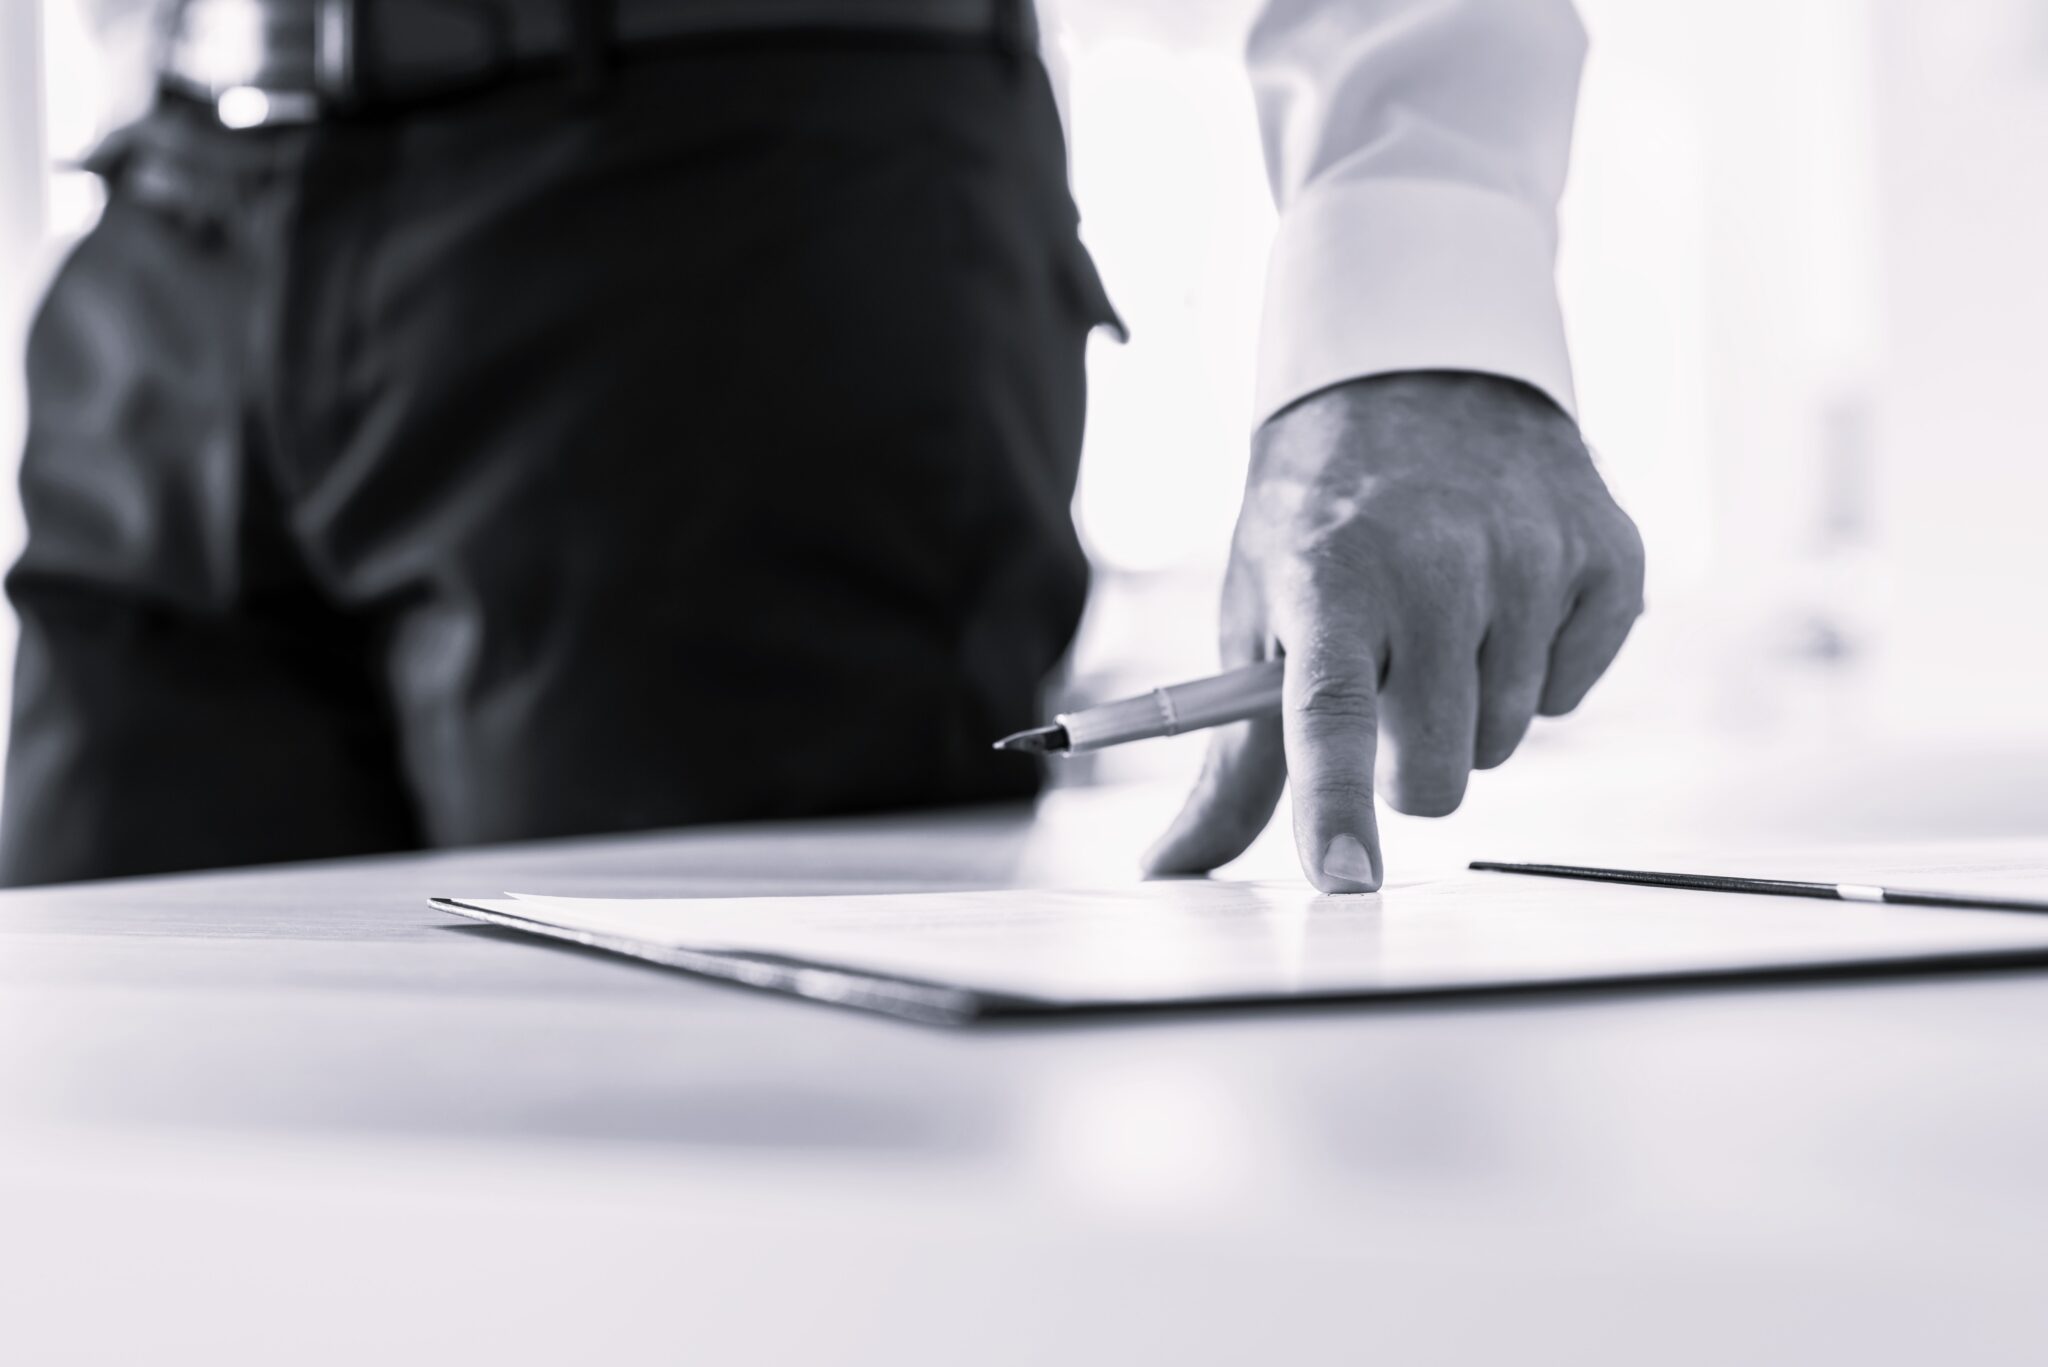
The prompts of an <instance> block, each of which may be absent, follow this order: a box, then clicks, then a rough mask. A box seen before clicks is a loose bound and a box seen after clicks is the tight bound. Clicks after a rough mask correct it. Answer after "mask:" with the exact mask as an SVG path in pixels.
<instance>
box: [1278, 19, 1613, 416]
mask: <svg viewBox="0 0 2048 1367" xmlns="http://www.w3.org/2000/svg"><path fill="white" fill-rule="evenodd" d="M1585 52H1586V37H1585V30H1584V29H1583V27H1581V25H1580V23H1579V18H1578V15H1577V13H1576V12H1575V11H1574V10H1573V8H1572V4H1571V0H1266V2H1265V3H1264V4H1263V5H1262V6H1261V8H1260V11H1259V14H1258V17H1257V20H1256V22H1255V23H1254V24H1253V26H1252V30H1251V36H1250V40H1249V43H1248V45H1247V63H1248V66H1249V68H1250V73H1251V78H1252V87H1253V91H1254V94H1255V96H1256V99H1257V104H1258V111H1259V124H1260V131H1261V133H1262V135H1263V138H1264V142H1265V152H1266V168H1267V173H1268V176H1269V177H1270V179H1271V181H1272V186H1273V196H1274V199H1275V201H1276V202H1277V203H1278V205H1279V209H1280V224H1279V230H1278V234H1277V236H1276V238H1275V240H1274V244H1273V253H1272V259H1271V262H1270V264H1269V267H1268V273H1267V283H1266V301H1265V316H1264V321H1263V323H1262V325H1261V335H1260V343H1259V369H1258V385H1257V399H1256V403H1257V412H1256V420H1257V421H1260V422H1263V421H1265V419H1267V418H1268V417H1271V416H1272V415H1273V414H1274V413H1276V412H1278V411H1279V410H1280V409H1282V408H1284V407H1286V406H1287V405H1288V404H1290V403H1292V402H1294V401H1295V400H1296V399H1299V398H1302V397H1303V396H1305V395H1307V394H1311V393H1313V392H1315V391H1316V390H1318V389H1323V388H1326V387H1327V386H1329V385H1332V384H1336V383H1339V382H1341V381H1344V380H1349V379H1356V378H1359V377H1361V376H1366V375H1375V374H1385V373H1387V372H1390V371H1397V370H1473V371H1483V372H1487V373H1490V374H1496V375H1505V376H1508V377H1510V378H1513V379H1517V380H1521V381H1524V382H1526V383H1528V384H1531V385H1534V386H1535V387H1536V388H1538V389H1540V390H1542V391H1543V392H1544V393H1546V394H1548V395H1549V396H1550V397H1551V398H1552V399H1554V400H1556V402H1557V403H1558V404H1559V406H1561V407H1562V408H1563V409H1564V410H1565V411H1566V412H1567V413H1574V414H1575V413H1576V408H1575V402H1574V397H1573V394H1572V376H1571V363H1570V360H1569V358H1568V357H1567V355H1566V352H1565V342H1564V327H1563V321H1562V319H1561V317H1560V316H1559V312H1558V303H1557V289H1556V284H1555V263H1556V256H1557V200H1558V196H1559V194H1560V192H1561V191H1562V190H1563V188H1564V177H1565V167H1566V164H1567V161H1568V159H1569V156H1570V151H1571V134H1572V115H1573V112H1574V108H1575V106H1576V104H1577V102H1578V87H1579V72H1580V69H1581V67H1582V66H1583V65H1584V60H1585Z"/></svg>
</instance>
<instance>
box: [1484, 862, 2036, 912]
mask: <svg viewBox="0 0 2048 1367" xmlns="http://www.w3.org/2000/svg"><path fill="white" fill-rule="evenodd" d="M1471 867H1472V868H1474V869H1477V870H1479V871H1480V872H1482V873H1526V874H1530V875H1533V876H1534V877H1537V878H1580V879H1584V880H1585V881H1587V882H1589V883H1633V884H1635V885H1637V886H1639V887H1651V888H1686V889H1690V890H1693V891H1697V892H1753V893H1762V894H1764V895H1765V896H1769V897H1819V898H1823V899H1826V900H1829V901H1835V902H1889V903H1892V904H1894V905H1898V906H1909V907H1964V908H1968V909H1969V910H1972V911H2031V912H2038V913H2048V902H2044V901H2036V900H2033V899H2030V898H2025V897H1988V896H1987V897H1978V896H1972V895H1970V894H1967V893H1954V892H1916V891H1913V890H1912V889H1909V888H1885V887H1879V886H1878V885H1877V884H1875V883H1802V882H1796V881H1793V880H1790V879H1784V878H1727V877H1723V876H1721V875H1719V874H1711V873H1649V872H1645V871H1643V870H1641V869H1595V868H1582V867H1580V866H1578V865H1576V864H1502V863H1497V862H1495V861H1493V860H1489V859H1477V860H1474V861H1473V862H1472V865H1471Z"/></svg>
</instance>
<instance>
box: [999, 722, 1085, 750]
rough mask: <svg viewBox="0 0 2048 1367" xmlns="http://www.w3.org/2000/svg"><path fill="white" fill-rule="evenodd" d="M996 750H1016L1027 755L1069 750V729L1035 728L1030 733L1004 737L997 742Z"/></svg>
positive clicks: (1058, 727)
mask: <svg viewBox="0 0 2048 1367" xmlns="http://www.w3.org/2000/svg"><path fill="white" fill-rule="evenodd" d="M995 748H996V749H998V750H1014V751H1017V752H1019V753H1021V754H1027V755H1043V754H1047V753H1050V752H1051V751H1054V750H1064V749H1066V748H1067V728H1066V727H1064V726H1059V725H1053V726H1034V727H1032V728H1031V729H1030V730H1029V731H1019V732H1018V733H1017V734H1016V735H1014V736H1004V737H1003V738H1002V739H1001V740H999V741H997V742H996V745H995Z"/></svg>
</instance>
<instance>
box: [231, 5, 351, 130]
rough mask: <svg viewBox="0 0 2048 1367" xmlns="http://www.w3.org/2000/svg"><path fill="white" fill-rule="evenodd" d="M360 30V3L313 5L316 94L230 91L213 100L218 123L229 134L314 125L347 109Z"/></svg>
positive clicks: (245, 88)
mask: <svg viewBox="0 0 2048 1367" xmlns="http://www.w3.org/2000/svg"><path fill="white" fill-rule="evenodd" d="M361 25H362V11H361V7H360V4H359V0H314V6H313V88H312V89H310V90H303V89H277V88H273V87H268V86H262V85H232V86H228V87H226V88H224V89H219V90H216V91H215V92H214V94H213V112H214V117H215V118H217V119H219V120H220V122H221V126H222V127H224V128H234V129H246V128H272V127H279V126H283V125H289V124H303V123H312V122H313V121H315V120H316V119H318V118H319V117H320V115H321V114H322V112H324V111H325V110H327V109H330V108H333V107H336V106H346V105H348V104H349V103H351V102H352V101H353V100H354V99H355V97H356V94H357V53H358V52H359V51H360V49H361V38H362V27H361Z"/></svg>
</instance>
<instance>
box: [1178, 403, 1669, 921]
mask: <svg viewBox="0 0 2048 1367" xmlns="http://www.w3.org/2000/svg"><path fill="white" fill-rule="evenodd" d="M1642 596H1643V544H1642V539H1641V537H1639V536H1638V535H1637V534H1636V528H1635V524H1634V523H1633V522H1631V521H1629V518H1628V515H1627V514H1626V513H1624V512H1622V510H1621V509H1620V508H1619V507H1618V506H1616V504H1615V502H1614V499H1613V498H1612V496H1610V495H1609V494H1608V492H1607V486H1606V485H1605V484H1604V483H1603V482H1602V481H1601V479H1600V475H1599V473H1598V472H1597V471H1595V470H1594V468H1593V462H1592V460H1591V458H1590V457H1589V456H1588V454H1587V451H1586V446H1585V443H1584V442H1582V441H1581V440H1579V434H1578V430H1577V428H1576V427H1575V426H1574V424H1573V423H1572V420H1571V419H1570V418H1568V417H1566V416H1565V414H1564V413H1563V412H1562V411H1561V410H1559V409H1558V408H1557V407H1556V405H1554V404H1552V403H1551V402H1550V401H1549V400H1548V399H1546V398H1544V397H1543V396H1542V395H1541V394H1540V393H1538V392H1537V391H1536V390H1533V389H1530V388H1527V387H1526V386H1523V385H1520V384H1517V383H1515V382H1514V381H1511V380H1504V379H1499V378H1495V377H1493V376H1487V375H1473V374H1454V373H1438V372H1419V373H1414V374H1403V375H1384V376H1376V377H1373V378H1370V379H1364V380H1354V381H1352V382H1350V383H1348V384H1343V385H1338V386H1336V387H1335V388H1332V389H1326V390H1323V391H1321V392H1320V393H1317V394H1314V395H1312V396H1310V397H1309V398H1306V399H1303V400H1302V401H1301V402H1299V403H1297V404H1295V405H1293V406H1292V407H1290V408H1288V409H1286V410H1284V411H1283V412H1281V413H1279V414H1277V415H1276V416H1275V417H1273V418H1272V419H1271V420H1270V421H1268V422H1267V423H1266V424H1265V426H1264V427H1262V428H1261V429H1260V430H1259V433H1258V436H1257V437H1256V439H1255V440H1254V442H1253V452H1252V464H1251V475H1250V478H1249V480H1248V481H1247V483H1246V488H1245V497H1244V509H1243V511H1242V512H1241V513H1240V514H1239V516H1238V522H1237V534H1236V537H1235V538H1234V540H1233V542H1232V546H1231V555H1230V570H1229V574H1228V576H1227V577H1226V579H1225V581H1224V589H1223V624H1222V647H1223V663H1224V666H1225V667H1226V668H1229V667H1232V666H1236V665H1241V664H1246V663H1250V662H1252V661H1254V660H1259V659H1264V658H1268V657H1271V656H1273V655H1276V654H1278V655H1284V656H1285V657H1286V660H1287V674H1286V684H1285V688H1284V692H1283V699H1282V705H1281V715H1280V716H1279V717H1277V718H1272V719H1264V720H1257V721H1251V722H1241V723H1238V724H1237V725H1234V726H1229V727H1224V728H1222V729H1220V730H1218V731H1216V732H1215V733H1214V738H1213V741H1212V744H1211V746H1210V750H1209V757H1208V762H1207V764H1206V765H1205V766H1204V768H1203V770H1202V776H1201V778H1200V779H1199V780H1198V781H1197V783H1196V784H1195V790H1194V792H1193V793H1192V794H1190V796H1189V798H1188V802H1187V806H1186V807H1185V808H1184V809H1183V810H1182V812H1181V814H1180V816H1179V818H1178V819H1176V820H1175V822H1174V823H1173V827H1172V829H1170V830H1169V831H1167V833H1166V835H1165V836H1164V837H1162V838H1161V839H1160V841H1159V843H1158V844H1157V845H1155V846H1154V847H1153V848H1152V851H1151V853H1150V854H1149V855H1147V856H1146V861H1145V862H1146V867H1147V868H1148V870H1150V871H1151V872H1153V873H1196V872H1201V871H1204V870H1207V869H1211V868H1214V867H1216V866H1217V865H1218V864H1222V863H1225V862H1227V861H1229V860H1231V859H1234V858H1236V857H1237V855H1238V854H1240V853H1241V852H1243V850H1244V848H1245V847H1246V846H1247V845H1249V844H1250V843H1251V842H1252V840H1253V838H1254V837H1256V836H1257V835H1258V833H1259V832H1260V830H1262V829H1263V828H1264V827H1265V825H1266V822H1267V821H1268V820H1269V819H1270V818H1271V816H1272V814H1273V808H1274V805H1275V804H1276V803H1278V801H1279V800H1280V790H1281V787H1282V785H1283V784H1284V783H1285V782H1286V779H1287V776H1288V775H1289V774H1290V773H1291V774H1292V775H1293V776H1294V840H1295V846H1296V848H1297V850H1298V851H1299V852H1300V855H1301V866H1302V868H1303V870H1304V871H1305V872H1306V873H1307V874H1308V876H1309V879H1310V881H1312V882H1313V883H1314V884H1315V885H1316V886H1317V887H1319V888H1321V889H1322V890H1323V891H1325V892H1370V891H1372V890H1374V889H1376V888H1378V887H1379V885H1380V879H1381V876H1382V873H1383V871H1384V867H1385V866H1384V864H1383V863H1382V861H1381V858H1380V848H1379V827H1378V823H1377V821H1376V820H1375V818H1374V815H1373V794H1374V791H1375V789H1376V788H1377V790H1378V791H1380V792H1383V793H1384V794H1385V795H1386V798H1387V801H1388V802H1390V803H1391V804H1392V805H1393V807H1394V809H1395V810H1396V811H1402V812H1408V813H1412V814H1415V815H1420V816H1442V815H1444V814H1445V813H1447V812H1450V811H1452V810H1453V809H1455V808H1456V807H1457V805H1458V803H1459V802H1460V801H1462V800H1463V798H1464V796H1465V782H1466V779H1467V777H1468V776H1469V775H1470V772H1471V770H1473V769H1474V768H1479V769H1490V768H1492V767H1493V766H1495V765H1497V764H1499V763H1501V762H1502V761H1504V760H1505V759H1507V757H1508V756H1509V755H1510V754H1513V753H1514V750H1515V747H1516V746H1517V745H1518V744H1520V743H1521V739H1522V735H1523V733H1524V732H1526V731H1527V730H1528V728H1529V721H1530V718H1531V717H1532V716H1534V715H1535V714H1536V713H1539V712H1540V713H1542V714H1543V715H1544V716H1558V715H1560V714H1562V713H1566V712H1569V711H1571V710H1572V709H1573V708H1574V707H1577V706H1578V705H1579V701H1580V700H1581V699H1582V698H1584V697H1585V696H1586V691H1587V690H1588V689H1590V688H1591V687H1592V686H1593V682H1594V680H1596V679H1598V678H1599V677H1600V675H1601V673H1602V672H1603V671H1605V670H1606V668H1607V666H1608V664H1609V663H1610V662H1611V661H1612V660H1613V659H1614V656H1615V653H1616V652H1617V651H1619V650H1620V649H1621V643H1622V640H1623V638H1625V637H1626V636H1627V635H1628V630H1629V627H1630V625H1631V624H1632V623H1633V622H1634V621H1635V619H1636V616H1637V614H1639V613H1640V612H1641V611H1642ZM1382 730H1384V732H1385V734H1386V740H1387V746H1388V752H1389V753H1388V758H1389V761H1390V765H1389V768H1388V769H1387V770H1386V771H1383V772H1381V773H1380V774H1379V775H1378V777H1377V780H1376V779H1375V775H1374V761H1375V754H1376V750H1377V747H1378V744H1379V740H1380V734H1381V732H1382Z"/></svg>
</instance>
